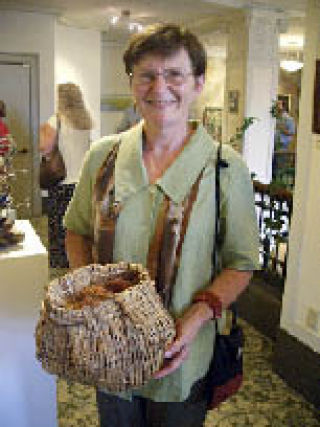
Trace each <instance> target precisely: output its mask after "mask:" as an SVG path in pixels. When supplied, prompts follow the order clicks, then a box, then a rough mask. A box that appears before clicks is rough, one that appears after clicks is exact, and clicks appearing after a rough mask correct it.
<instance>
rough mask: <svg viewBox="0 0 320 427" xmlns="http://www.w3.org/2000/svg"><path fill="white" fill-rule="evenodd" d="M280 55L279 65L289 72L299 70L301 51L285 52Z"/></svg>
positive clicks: (301, 65) (301, 63)
mask: <svg viewBox="0 0 320 427" xmlns="http://www.w3.org/2000/svg"><path fill="white" fill-rule="evenodd" d="M281 57H282V58H281V60H280V67H281V68H282V69H283V70H285V71H288V72H289V73H293V72H295V71H298V70H301V68H302V67H303V61H302V52H297V51H296V52H285V53H283V54H282V55H281Z"/></svg>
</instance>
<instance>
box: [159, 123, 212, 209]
mask: <svg viewBox="0 0 320 427" xmlns="http://www.w3.org/2000/svg"><path fill="white" fill-rule="evenodd" d="M213 156H215V150H214V143H213V140H212V138H211V137H210V136H209V135H208V133H207V132H206V130H205V129H204V127H203V126H202V125H201V124H198V126H197V129H196V130H195V131H194V133H193V134H192V135H191V138H190V140H189V142H188V143H187V144H186V145H185V147H184V149H183V150H182V152H181V153H180V155H179V156H178V157H177V158H176V160H175V161H174V162H173V163H172V165H171V166H170V167H169V168H168V169H167V170H166V172H165V173H164V174H163V176H162V177H161V178H160V179H159V181H158V185H159V186H160V187H161V188H162V189H163V191H164V192H165V193H166V194H167V195H168V196H169V197H170V199H172V200H173V201H174V202H175V203H181V202H182V200H183V199H184V198H185V197H186V196H187V194H188V193H189V191H190V189H191V187H192V185H193V183H194V182H195V181H196V179H197V178H198V176H199V175H200V173H201V171H202V169H203V168H204V167H205V166H206V165H207V163H208V161H209V159H212V158H213Z"/></svg>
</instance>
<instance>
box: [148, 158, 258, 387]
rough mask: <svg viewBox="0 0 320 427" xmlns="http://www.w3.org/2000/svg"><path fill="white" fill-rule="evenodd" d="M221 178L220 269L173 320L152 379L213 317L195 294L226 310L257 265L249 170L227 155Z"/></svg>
mask: <svg viewBox="0 0 320 427" xmlns="http://www.w3.org/2000/svg"><path fill="white" fill-rule="evenodd" d="M227 160H229V159H227ZM231 160H232V161H231ZM222 177H224V178H228V179H227V180H221V188H222V190H223V191H222V192H221V196H222V198H221V206H222V209H221V214H223V221H222V225H223V227H222V228H223V229H225V233H224V243H223V245H222V248H221V250H220V256H221V261H222V266H223V269H222V271H221V273H220V274H218V275H217V276H216V277H215V278H214V280H213V282H212V283H211V284H209V286H207V287H206V288H202V289H199V291H200V292H199V293H196V294H195V295H194V298H193V301H192V302H191V305H190V306H189V307H188V309H187V310H186V311H185V312H184V314H183V315H182V316H181V317H180V318H179V319H177V320H176V338H175V340H174V342H173V343H172V345H171V346H170V347H169V348H168V349H167V352H166V356H165V357H166V358H168V359H167V360H166V361H165V364H164V366H163V368H162V369H161V370H160V371H159V372H157V373H156V375H155V378H161V377H164V376H166V375H168V374H170V373H171V372H173V371H174V370H176V369H177V368H178V367H179V366H180V365H181V363H182V362H183V361H184V360H185V359H186V358H187V357H188V354H189V350H190V346H191V343H192V341H193V340H194V338H195V336H196V335H197V333H198V332H199V330H200V329H201V328H202V326H203V325H204V324H205V323H206V322H208V321H209V320H210V319H212V318H213V317H214V310H212V308H211V305H210V303H208V302H206V301H205V300H202V301H199V299H198V298H197V296H198V294H201V293H202V295H203V292H204V293H209V296H210V297H211V300H213V302H216V303H217V307H218V308H219V310H221V309H225V308H227V307H229V305H230V304H231V303H232V302H234V301H235V300H236V299H237V297H238V296H239V295H240V294H241V293H242V292H243V291H244V290H245V289H246V287H247V286H248V284H249V281H250V278H251V276H252V271H253V270H254V269H256V268H259V258H258V245H259V243H258V242H259V238H258V228H257V220H256V213H255V206H254V198H253V188H252V182H251V179H250V174H249V172H248V169H247V167H246V166H245V165H244V163H243V160H242V159H241V158H240V157H239V156H237V155H236V156H235V157H233V158H232V159H231V158H230V162H229V168H228V169H227V174H224V175H222ZM206 296H207V295H206ZM219 310H217V312H218V311H219Z"/></svg>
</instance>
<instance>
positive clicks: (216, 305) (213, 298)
mask: <svg viewBox="0 0 320 427" xmlns="http://www.w3.org/2000/svg"><path fill="white" fill-rule="evenodd" d="M193 302H205V303H206V304H207V305H208V306H209V307H210V308H211V310H212V314H213V319H218V318H220V317H221V314H222V303H221V301H220V298H219V297H217V295H215V294H214V293H212V292H209V291H201V292H198V293H197V294H196V295H195V296H194V298H193Z"/></svg>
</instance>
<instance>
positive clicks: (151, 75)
mask: <svg viewBox="0 0 320 427" xmlns="http://www.w3.org/2000/svg"><path fill="white" fill-rule="evenodd" d="M129 75H130V77H131V78H132V79H134V81H135V82H136V83H137V84H138V85H141V86H143V85H150V84H152V83H154V82H155V80H156V78H157V77H158V76H162V77H163V78H164V80H165V82H166V83H167V84H170V85H173V86H180V85H182V84H183V83H185V81H186V80H187V77H188V76H191V75H193V73H191V72H189V73H185V72H183V71H182V70H178V69H174V68H169V69H167V70H164V71H163V72H162V73H159V72H157V71H152V70H150V71H140V72H137V73H130V74H129Z"/></svg>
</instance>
